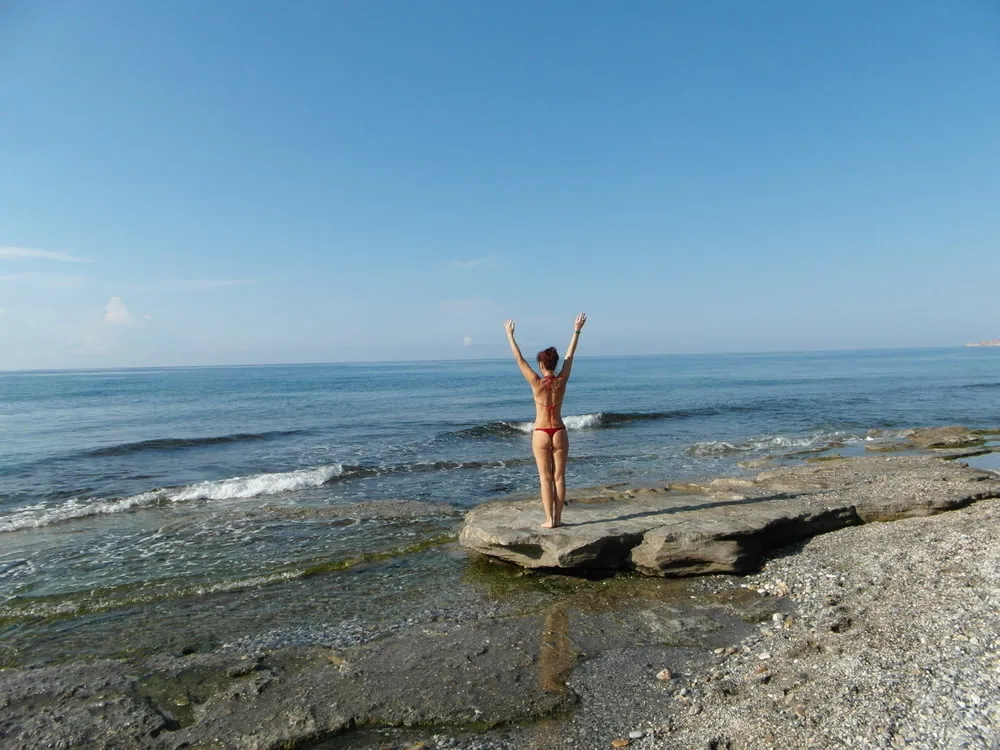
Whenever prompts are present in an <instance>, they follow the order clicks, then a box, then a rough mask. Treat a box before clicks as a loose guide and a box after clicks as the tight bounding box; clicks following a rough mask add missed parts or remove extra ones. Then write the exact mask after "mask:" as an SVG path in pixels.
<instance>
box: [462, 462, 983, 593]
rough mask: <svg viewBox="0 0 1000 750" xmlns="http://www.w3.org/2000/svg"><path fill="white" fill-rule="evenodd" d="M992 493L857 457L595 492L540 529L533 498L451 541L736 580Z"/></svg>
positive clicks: (588, 563) (947, 469) (473, 521)
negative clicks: (795, 548)
mask: <svg viewBox="0 0 1000 750" xmlns="http://www.w3.org/2000/svg"><path fill="white" fill-rule="evenodd" d="M997 497H1000V477H998V476H997V475H996V474H994V473H991V472H985V471H979V470H977V469H971V468H969V467H968V466H965V465H964V464H961V463H957V462H955V461H947V460H944V459H942V458H936V457H925V456H893V457H881V456H879V457H861V458H844V459H836V460H829V461H822V462H817V463H812V464H807V465H804V466H796V467H791V468H785V469H779V470H775V471H766V472H763V473H761V474H758V475H757V476H756V477H755V478H753V479H716V480H713V481H711V482H706V483H701V484H698V483H689V484H676V485H668V486H665V487H651V488H645V489H638V490H625V491H617V492H616V491H614V490H613V489H608V490H603V491H598V492H595V493H594V494H591V495H589V496H585V497H579V498H576V499H574V500H573V501H572V503H571V504H570V505H568V506H567V507H566V509H565V511H564V513H563V522H564V525H563V526H561V527H560V528H558V529H543V528H541V527H540V524H541V523H542V521H543V520H544V517H543V514H542V509H541V504H540V503H539V501H538V500H520V501H492V502H489V503H485V504H483V505H480V506H479V507H477V508H475V509H474V510H472V511H470V512H469V513H468V515H467V516H466V520H465V524H464V526H463V527H462V531H461V534H460V536H459V541H460V543H461V544H462V546H464V547H466V548H467V549H469V550H472V551H474V552H479V553H482V554H484V555H488V556H490V557H495V558H499V559H501V560H506V561H508V562H512V563H514V564H516V565H520V566H522V567H525V568H560V569H564V570H577V571H584V570H587V569H619V568H631V569H635V570H638V571H640V572H642V573H646V574H648V575H659V576H669V575H695V574H703V573H724V572H731V573H744V572H747V571H749V570H753V569H756V568H757V567H758V566H759V565H760V563H761V561H762V559H763V557H764V555H765V554H766V553H767V552H768V551H769V550H772V549H776V548H779V547H783V546H785V545H788V544H790V543H792V542H795V541H799V540H802V539H806V538H808V537H811V536H815V535H816V534H821V533H825V532H828V531H834V530H836V529H840V528H844V527H846V526H852V525H857V524H861V523H867V522H871V521H888V520H893V519H896V518H905V517H909V516H923V515H931V514H934V513H940V512H942V511H946V510H951V509H954V508H961V507H964V506H966V505H969V504H970V503H973V502H976V501H978V500H984V499H987V498H997Z"/></svg>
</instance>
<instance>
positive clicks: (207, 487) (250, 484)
mask: <svg viewBox="0 0 1000 750" xmlns="http://www.w3.org/2000/svg"><path fill="white" fill-rule="evenodd" d="M343 472H344V467H343V466H342V465H341V464H330V465H328V466H318V467H316V468H314V469H299V470H298V471H286V472H281V473H277V474H257V475H256V476H252V477H234V478H232V479H221V480H218V481H214V482H199V483H198V484H192V485H189V486H187V487H181V488H179V489H177V490H169V491H168V497H167V499H168V500H171V501H173V502H185V501H188V500H234V499H239V498H247V497H260V496H261V495H277V494H280V493H282V492H293V491H295V490H302V489H306V488H307V487H319V486H320V485H321V484H323V483H324V482H328V481H329V480H331V479H333V478H334V477H337V476H340V475H341V474H343Z"/></svg>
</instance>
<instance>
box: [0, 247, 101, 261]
mask: <svg viewBox="0 0 1000 750" xmlns="http://www.w3.org/2000/svg"><path fill="white" fill-rule="evenodd" d="M0 260H59V261H63V262H66V263H93V262H94V261H93V259H91V258H83V257H81V256H79V255H70V254H69V253H60V252H56V251H54V250H34V249H32V248H30V247H0Z"/></svg>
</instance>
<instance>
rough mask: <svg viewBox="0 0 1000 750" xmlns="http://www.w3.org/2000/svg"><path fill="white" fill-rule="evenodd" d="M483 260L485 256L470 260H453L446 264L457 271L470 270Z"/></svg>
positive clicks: (483, 261)
mask: <svg viewBox="0 0 1000 750" xmlns="http://www.w3.org/2000/svg"><path fill="white" fill-rule="evenodd" d="M485 262H486V258H474V259H472V260H453V261H451V262H449V263H448V265H449V266H451V267H452V268H454V269H455V270H457V271H471V270H472V269H473V268H477V267H478V266H481V265H482V264H483V263H485Z"/></svg>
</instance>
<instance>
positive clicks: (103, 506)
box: [0, 464, 360, 532]
mask: <svg viewBox="0 0 1000 750" xmlns="http://www.w3.org/2000/svg"><path fill="white" fill-rule="evenodd" d="M352 472H353V473H354V474H357V473H360V471H359V470H358V469H357V468H356V467H347V469H346V472H345V467H344V466H343V465H342V464H329V465H326V466H317V467H315V468H311V469H299V470H297V471H285V472H277V473H272V474H255V475H253V476H248V477H233V478H231V479H219V480H212V481H205V482H198V483H196V484H189V485H185V486H183V487H165V488H162V489H156V490H150V491H148V492H141V493H139V494H138V495H131V496H129V497H122V498H113V499H105V500H95V499H91V498H84V499H81V498H70V499H69V500H65V501H64V502H62V503H60V504H59V505H50V504H45V503H39V504H37V505H28V506H25V507H23V508H20V509H18V510H16V511H15V512H13V513H10V514H8V515H5V516H4V518H3V519H2V520H0V532H5V531H19V530H22V529H31V528H41V527H43V526H50V525H52V524H56V523H61V522H63V521H70V520H73V519H77V518H86V517H88V516H99V515H106V514H110V513H122V512H124V511H128V510H132V509H134V508H143V507H151V506H155V505H165V504H167V503H180V502H188V501H191V500H234V499H240V498H250V497H260V496H262V495H277V494H280V493H282V492H292V491H294V490H301V489H306V488H309V487H319V486H321V485H323V484H326V483H327V482H329V481H331V480H332V479H335V478H338V477H342V476H344V475H345V473H352Z"/></svg>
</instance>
